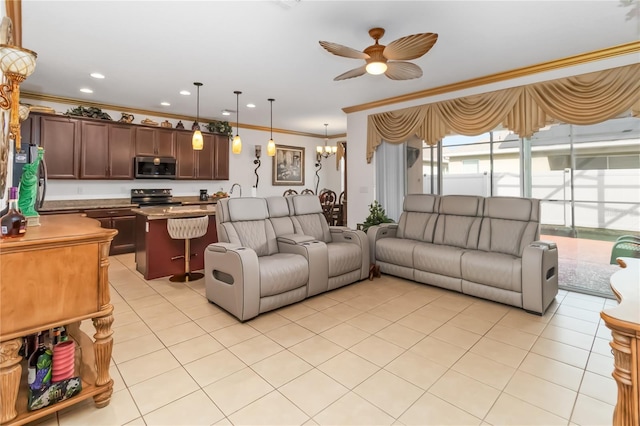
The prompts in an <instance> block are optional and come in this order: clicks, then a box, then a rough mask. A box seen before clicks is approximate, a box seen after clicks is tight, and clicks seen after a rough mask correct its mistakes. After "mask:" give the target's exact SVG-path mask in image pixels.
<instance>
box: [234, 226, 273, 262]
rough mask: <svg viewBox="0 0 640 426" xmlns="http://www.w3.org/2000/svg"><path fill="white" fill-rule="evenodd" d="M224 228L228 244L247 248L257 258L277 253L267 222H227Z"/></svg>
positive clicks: (271, 231) (270, 228)
mask: <svg viewBox="0 0 640 426" xmlns="http://www.w3.org/2000/svg"><path fill="white" fill-rule="evenodd" d="M222 225H223V226H224V227H225V230H226V234H227V235H228V238H229V242H230V243H234V244H239V245H241V246H243V247H249V248H250V249H252V250H254V251H255V252H256V254H257V255H258V256H268V255H270V254H274V253H277V252H278V246H277V242H276V235H275V232H274V230H273V226H272V225H271V223H270V222H269V221H267V220H247V221H242V222H227V223H224V224H222Z"/></svg>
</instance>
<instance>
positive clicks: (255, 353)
mask: <svg viewBox="0 0 640 426" xmlns="http://www.w3.org/2000/svg"><path fill="white" fill-rule="evenodd" d="M283 349H284V348H283V347H282V346H280V345H279V344H277V343H276V342H274V341H273V340H271V339H269V338H268V337H266V336H264V335H260V336H256V337H253V338H251V339H249V340H245V341H244V342H242V343H238V344H237V345H234V346H231V347H230V348H229V350H230V351H231V352H233V353H234V354H235V355H236V356H237V357H238V358H240V359H241V360H242V361H243V362H244V363H245V364H247V365H251V364H253V363H256V362H258V361H260V360H262V359H265V358H267V357H268V356H271V355H273V354H275V353H278V352H280V351H281V350H283Z"/></svg>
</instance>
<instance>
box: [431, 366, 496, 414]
mask: <svg viewBox="0 0 640 426" xmlns="http://www.w3.org/2000/svg"><path fill="white" fill-rule="evenodd" d="M428 392H429V393H431V394H433V395H435V396H437V397H439V398H442V399H443V400H445V401H447V402H448V403H450V404H453V405H455V406H456V407H458V408H460V409H462V410H464V411H466V412H468V413H470V414H472V415H474V416H475V417H478V418H484V416H485V415H486V414H487V413H488V412H489V409H490V408H491V406H492V405H493V403H494V402H495V401H496V399H498V395H500V391H498V390H496V389H494V388H492V387H491V386H489V385H485V384H484V383H480V382H479V381H477V380H474V379H472V378H470V377H467V376H465V375H463V374H460V373H457V372H455V371H452V370H449V371H447V372H446V373H445V374H444V375H443V376H442V377H441V378H440V379H439V380H438V381H437V382H436V383H435V384H434V385H433V386H431V388H430V389H429V391H428Z"/></svg>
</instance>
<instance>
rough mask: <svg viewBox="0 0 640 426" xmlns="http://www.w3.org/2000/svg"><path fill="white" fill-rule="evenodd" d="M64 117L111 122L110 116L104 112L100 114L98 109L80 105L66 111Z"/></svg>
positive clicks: (100, 111)
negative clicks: (73, 116) (77, 116)
mask: <svg viewBox="0 0 640 426" xmlns="http://www.w3.org/2000/svg"><path fill="white" fill-rule="evenodd" d="M64 114H65V115H79V116H81V117H90V118H99V119H101V120H110V121H113V119H112V118H111V116H110V115H109V114H107V113H106V112H102V110H101V109H100V108H96V107H84V106H82V105H80V106H78V107H76V108H72V109H68V110H67V112H65V113H64Z"/></svg>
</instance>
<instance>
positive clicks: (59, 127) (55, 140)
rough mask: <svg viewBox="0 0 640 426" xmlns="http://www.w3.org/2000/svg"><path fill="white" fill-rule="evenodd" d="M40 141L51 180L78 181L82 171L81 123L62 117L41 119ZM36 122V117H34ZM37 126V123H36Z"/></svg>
mask: <svg viewBox="0 0 640 426" xmlns="http://www.w3.org/2000/svg"><path fill="white" fill-rule="evenodd" d="M39 119H40V123H39V126H38V127H39V129H35V128H34V129H33V132H34V133H35V132H36V131H38V130H39V134H40V135H39V136H40V137H39V140H37V139H38V138H37V137H35V138H33V139H34V142H36V143H38V144H39V145H40V146H41V147H43V148H44V159H45V161H46V163H47V176H48V178H49V179H78V177H79V170H80V121H78V120H76V119H74V118H69V117H62V116H41V117H39ZM34 120H35V117H34ZM34 126H35V122H34Z"/></svg>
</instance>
